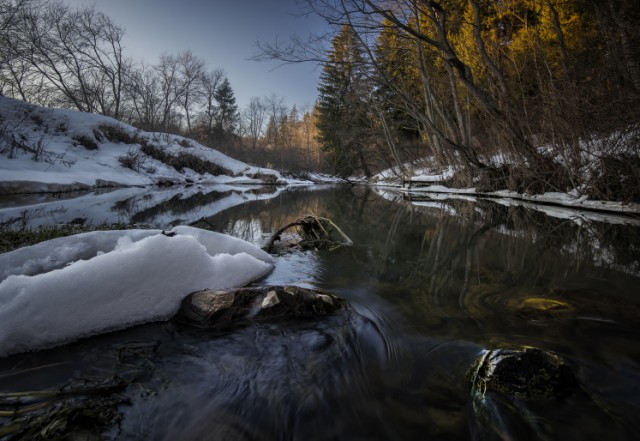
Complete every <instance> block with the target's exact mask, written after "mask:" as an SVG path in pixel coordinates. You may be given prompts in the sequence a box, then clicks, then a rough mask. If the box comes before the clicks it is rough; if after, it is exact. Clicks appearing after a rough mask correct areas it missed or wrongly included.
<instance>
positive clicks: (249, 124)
mask: <svg viewBox="0 0 640 441" xmlns="http://www.w3.org/2000/svg"><path fill="white" fill-rule="evenodd" d="M266 114H267V106H266V103H265V101H264V100H263V99H262V98H260V97H256V96H254V97H251V98H250V100H249V104H248V105H247V107H246V108H245V109H244V110H243V112H242V121H243V125H244V127H245V130H246V137H247V138H248V140H249V143H250V147H251V149H253V150H255V149H256V148H257V147H258V141H259V140H260V138H261V137H262V136H263V134H264V122H265V116H266Z"/></svg>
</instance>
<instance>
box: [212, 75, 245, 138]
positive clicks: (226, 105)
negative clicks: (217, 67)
mask: <svg viewBox="0 0 640 441" xmlns="http://www.w3.org/2000/svg"><path fill="white" fill-rule="evenodd" d="M214 98H215V100H216V102H217V109H216V115H215V120H216V121H215V131H216V133H217V134H218V136H222V137H226V136H227V135H230V134H232V133H234V132H235V130H236V128H237V125H238V121H239V119H240V115H239V113H238V105H237V104H236V98H235V96H234V94H233V89H232V88H231V84H229V80H228V79H227V78H225V79H224V80H223V81H222V83H221V84H220V85H219V86H218V88H217V89H216V92H215V95H214Z"/></svg>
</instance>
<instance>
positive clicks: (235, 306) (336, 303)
mask: <svg viewBox="0 0 640 441" xmlns="http://www.w3.org/2000/svg"><path fill="white" fill-rule="evenodd" d="M345 305H346V302H345V301H344V300H343V299H341V298H339V297H336V296H334V295H332V294H328V293H325V292H322V291H318V290H312V289H307V288H301V287H298V286H267V287H259V288H240V289H234V290H204V291H198V292H194V293H192V294H189V295H188V296H187V297H186V298H185V299H184V300H183V301H182V304H181V306H180V310H179V311H178V314H177V315H176V316H175V320H177V321H179V322H181V323H186V324H189V325H192V326H197V327H201V328H222V327H224V326H226V325H230V324H232V323H234V322H238V321H242V320H268V319H277V318H286V317H315V316H325V315H329V314H333V313H335V312H336V311H338V310H340V309H342V308H344V306H345Z"/></svg>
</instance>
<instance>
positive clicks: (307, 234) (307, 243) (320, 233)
mask: <svg viewBox="0 0 640 441" xmlns="http://www.w3.org/2000/svg"><path fill="white" fill-rule="evenodd" d="M292 228H295V231H296V233H297V234H298V235H299V236H300V238H301V240H300V241H299V242H298V243H296V245H298V246H300V247H302V248H314V249H318V248H334V247H338V246H342V245H352V244H353V242H352V241H351V239H349V237H348V236H347V235H346V234H344V232H343V231H342V230H341V229H340V228H339V227H338V226H337V225H336V224H334V223H333V222H332V221H331V220H330V219H327V218H324V217H319V216H313V215H307V216H304V217H300V218H298V219H296V220H295V221H293V222H290V223H288V224H286V225H284V226H283V227H280V228H278V229H277V230H276V231H275V233H273V235H272V236H271V239H269V241H268V242H267V244H266V245H265V246H264V247H263V249H264V250H265V251H267V252H272V251H274V244H275V242H276V241H280V240H281V239H282V234H283V233H284V232H285V231H287V230H289V229H292Z"/></svg>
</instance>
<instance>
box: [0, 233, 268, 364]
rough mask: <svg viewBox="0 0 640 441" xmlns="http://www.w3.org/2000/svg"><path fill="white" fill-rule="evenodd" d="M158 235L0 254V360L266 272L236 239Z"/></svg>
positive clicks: (90, 239) (156, 313) (260, 257)
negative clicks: (193, 293) (189, 295)
mask: <svg viewBox="0 0 640 441" xmlns="http://www.w3.org/2000/svg"><path fill="white" fill-rule="evenodd" d="M162 233H163V232H162V231H161V230H123V231H99V232H91V233H84V234H79V235H76V236H71V237H65V238H59V239H54V240H50V241H47V242H42V243H40V244H37V245H34V246H31V247H26V248H21V249H18V250H16V251H13V252H9V253H4V254H0V271H1V273H0V356H5V355H7V354H10V353H15V352H23V351H28V350H34V349H39V348H45V347H50V346H55V345H58V344H62V343H66V342H70V341H73V340H76V339H78V338H82V337H86V336H90V335H95V334H98V333H102V332H107V331H112V330H116V329H123V328H125V327H129V326H132V325H136V324H141V323H145V322H150V321H158V320H165V319H168V318H170V317H171V316H173V315H174V314H175V313H176V312H177V311H178V308H179V306H180V302H181V301H182V299H183V298H184V297H186V296H187V295H188V294H190V293H192V292H194V291H199V290H203V289H207V288H210V289H228V288H234V287H240V286H244V285H246V284H247V283H249V282H251V281H253V280H255V279H257V278H259V277H261V276H263V275H264V274H266V273H268V272H269V271H271V269H272V268H273V263H274V261H273V258H272V257H271V256H269V255H268V254H267V253H265V252H264V251H262V250H261V249H259V248H258V247H256V246H254V245H252V244H250V243H248V242H245V241H243V240H240V239H236V238H233V237H230V236H226V235H223V234H220V233H214V232H210V231H206V230H200V229H197V228H192V227H176V228H174V229H173V230H172V231H171V232H170V233H169V234H168V235H165V234H162ZM174 233H175V234H174Z"/></svg>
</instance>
